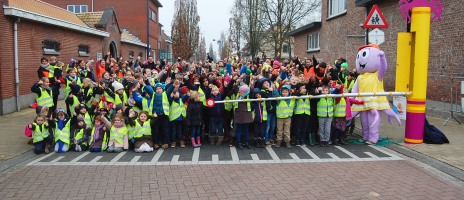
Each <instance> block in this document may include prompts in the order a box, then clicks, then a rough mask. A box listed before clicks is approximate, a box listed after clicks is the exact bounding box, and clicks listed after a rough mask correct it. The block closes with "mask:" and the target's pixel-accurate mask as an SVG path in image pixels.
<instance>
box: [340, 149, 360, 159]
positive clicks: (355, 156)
mask: <svg viewBox="0 0 464 200" xmlns="http://www.w3.org/2000/svg"><path fill="white" fill-rule="evenodd" d="M335 148H337V149H339V150H340V151H342V152H343V153H345V154H347V155H349V156H351V157H352V158H355V159H357V158H359V157H358V156H357V155H354V154H353V153H351V152H350V151H348V150H346V149H345V148H343V147H340V146H335Z"/></svg>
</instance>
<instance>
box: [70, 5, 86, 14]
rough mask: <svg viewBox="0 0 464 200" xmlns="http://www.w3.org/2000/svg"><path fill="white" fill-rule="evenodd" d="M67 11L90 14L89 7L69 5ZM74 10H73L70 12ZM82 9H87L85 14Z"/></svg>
mask: <svg viewBox="0 0 464 200" xmlns="http://www.w3.org/2000/svg"><path fill="white" fill-rule="evenodd" d="M76 7H79V12H76ZM66 8H67V10H68V11H69V12H72V13H86V12H89V6H87V5H85V4H84V5H67V6H66ZM70 8H72V10H70ZM82 8H85V12H82Z"/></svg>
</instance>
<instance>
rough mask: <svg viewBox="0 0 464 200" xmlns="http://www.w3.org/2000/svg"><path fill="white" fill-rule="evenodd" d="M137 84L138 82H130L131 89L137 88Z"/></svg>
mask: <svg viewBox="0 0 464 200" xmlns="http://www.w3.org/2000/svg"><path fill="white" fill-rule="evenodd" d="M138 83H139V80H137V79H135V80H134V81H132V85H131V87H132V88H135V87H137V84H138Z"/></svg>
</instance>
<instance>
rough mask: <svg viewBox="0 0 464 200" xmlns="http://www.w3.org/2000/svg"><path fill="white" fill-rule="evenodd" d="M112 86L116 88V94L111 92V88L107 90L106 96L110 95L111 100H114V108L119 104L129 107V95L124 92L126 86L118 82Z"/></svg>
mask: <svg viewBox="0 0 464 200" xmlns="http://www.w3.org/2000/svg"><path fill="white" fill-rule="evenodd" d="M112 86H113V88H114V90H113V91H114V92H113V91H111V90H110V89H109V88H105V92H106V94H108V96H109V97H110V98H113V99H114V102H113V103H114V106H116V105H119V104H122V105H127V100H128V97H127V94H126V93H125V92H124V86H123V85H122V84H121V83H119V82H117V81H115V82H113V83H112Z"/></svg>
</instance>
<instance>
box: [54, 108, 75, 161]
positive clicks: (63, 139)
mask: <svg viewBox="0 0 464 200" xmlns="http://www.w3.org/2000/svg"><path fill="white" fill-rule="evenodd" d="M56 116H57V118H56V119H55V120H54V122H53V123H51V124H50V128H53V129H54V134H53V137H54V138H55V143H56V144H55V152H58V153H64V152H66V151H68V149H69V145H70V140H69V137H70V136H69V133H70V131H71V124H73V123H74V122H73V120H72V119H70V118H69V117H68V115H67V114H66V113H65V112H64V109H63V108H58V109H57V110H56Z"/></svg>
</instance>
